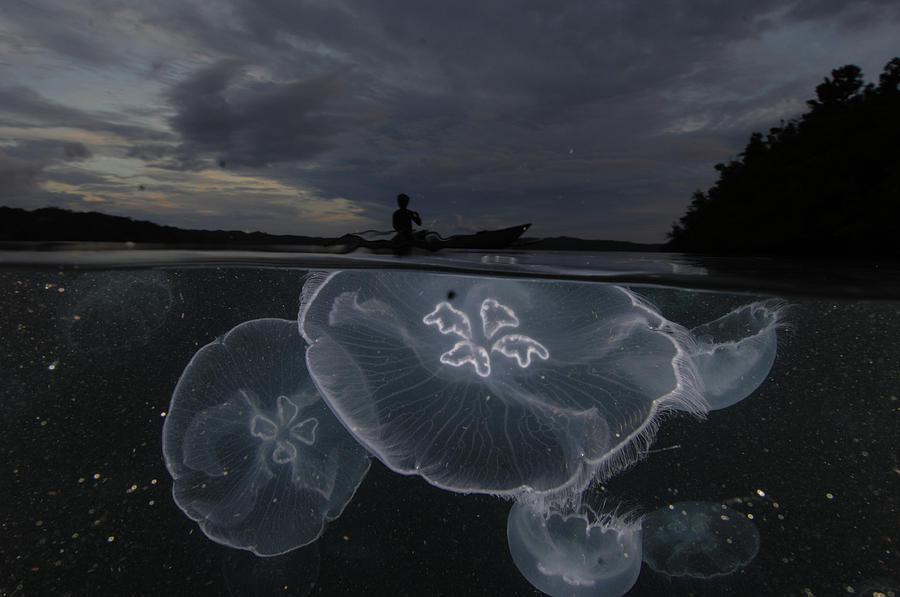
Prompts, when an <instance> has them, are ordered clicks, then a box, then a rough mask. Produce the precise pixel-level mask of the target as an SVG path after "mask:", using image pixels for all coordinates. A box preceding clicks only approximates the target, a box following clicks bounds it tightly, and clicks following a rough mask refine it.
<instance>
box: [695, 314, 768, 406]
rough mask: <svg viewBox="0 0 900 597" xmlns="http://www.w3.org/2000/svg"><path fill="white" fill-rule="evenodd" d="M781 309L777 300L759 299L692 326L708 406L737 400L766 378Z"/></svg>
mask: <svg viewBox="0 0 900 597" xmlns="http://www.w3.org/2000/svg"><path fill="white" fill-rule="evenodd" d="M783 312H784V307H783V305H782V304H781V302H779V301H775V300H769V301H758V302H755V303H751V304H749V305H744V306H742V307H739V308H737V309H735V310H734V311H731V312H730V313H728V314H727V315H723V316H722V317H719V318H718V319H715V320H713V321H710V322H709V323H705V324H703V325H700V326H697V327H695V328H694V329H692V330H691V334H692V335H693V336H694V338H695V345H694V348H693V349H692V350H690V352H691V356H692V358H693V360H694V363H695V364H696V365H697V370H698V371H699V373H700V376H701V378H702V379H703V385H704V392H703V396H704V398H706V400H707V402H709V407H710V409H711V410H718V409H721V408H726V407H729V406H731V405H733V404H736V403H738V402H740V401H741V400H743V399H744V398H746V397H747V396H749V395H750V394H752V393H753V391H754V390H756V388H758V387H759V386H760V384H762V382H763V381H765V379H766V377H767V376H768V375H769V371H771V369H772V365H773V363H774V362H775V351H776V348H777V346H778V337H777V334H776V330H777V329H778V328H779V326H780V325H781V324H780V320H781V319H782V318H783Z"/></svg>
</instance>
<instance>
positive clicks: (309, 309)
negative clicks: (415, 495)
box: [299, 270, 705, 499]
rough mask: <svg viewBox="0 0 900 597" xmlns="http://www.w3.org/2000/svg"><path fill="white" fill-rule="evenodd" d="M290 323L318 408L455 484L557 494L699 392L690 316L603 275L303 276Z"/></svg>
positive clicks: (605, 468)
mask: <svg viewBox="0 0 900 597" xmlns="http://www.w3.org/2000/svg"><path fill="white" fill-rule="evenodd" d="M299 327H300V331H301V333H302V334H303V336H304V338H306V340H307V342H308V343H309V344H310V347H309V350H308V351H307V355H306V360H307V365H308V367H309V371H310V375H312V377H313V379H314V381H315V383H316V386H317V387H318V388H319V391H320V392H321V393H322V396H323V398H324V399H325V400H326V401H327V402H328V404H329V406H330V407H331V409H332V411H333V412H334V413H335V414H336V415H337V416H338V418H340V419H341V421H342V422H343V423H344V426H345V427H346V428H347V429H348V430H350V432H351V433H352V434H353V435H354V436H356V438H357V439H358V440H359V441H360V442H361V443H362V444H363V445H364V446H366V448H368V449H369V451H370V452H371V453H373V454H374V455H376V456H377V457H378V458H379V459H381V461H382V462H384V463H385V464H386V465H387V466H388V467H389V468H391V469H392V470H394V471H396V472H399V473H403V474H418V475H421V476H422V477H424V478H425V479H426V480H428V481H429V482H430V483H432V484H433V485H436V486H438V487H441V488H444V489H448V490H451V491H456V492H461V493H471V492H477V493H490V494H497V495H505V496H512V497H515V496H519V495H521V494H525V493H529V494H534V495H536V498H535V499H542V498H541V497H540V496H541V495H544V496H548V497H550V496H553V497H554V499H555V496H556V495H557V494H566V495H572V494H574V493H577V492H578V491H580V490H581V489H583V488H584V487H585V486H586V485H587V484H588V483H589V482H590V480H591V479H593V478H595V477H596V476H601V477H602V476H607V475H611V474H614V473H615V472H617V471H618V470H620V469H622V468H624V467H626V466H628V465H630V464H631V463H632V462H634V460H635V459H636V458H637V457H638V456H639V454H640V451H641V450H642V449H644V448H645V447H646V445H647V444H648V443H649V441H650V439H652V435H653V433H654V431H655V429H656V426H657V424H658V420H659V417H660V415H661V414H662V413H664V412H666V411H668V410H672V409H683V410H688V411H691V412H695V413H698V414H702V413H703V412H704V411H705V402H704V401H703V399H702V397H701V396H700V394H699V392H698V390H697V388H696V387H695V386H696V372H695V370H694V369H693V364H692V361H691V360H690V358H689V356H688V355H687V354H686V352H685V350H684V348H683V347H684V346H686V345H687V342H688V341H689V340H690V336H689V332H688V331H687V330H686V329H685V328H683V327H681V326H678V325H677V324H673V323H671V322H669V321H667V320H666V319H664V318H663V317H662V316H661V315H659V314H658V313H657V312H656V311H654V310H653V309H651V308H650V307H649V306H647V305H646V304H645V303H643V302H642V301H641V299H639V298H638V297H637V296H636V295H634V294H633V293H631V292H629V291H628V290H626V289H624V288H621V287H618V286H613V285H609V284H597V283H578V282H562V281H545V280H530V279H503V278H493V277H475V276H457V275H443V274H434V273H427V272H401V271H376V270H355V271H344V272H336V273H333V274H330V275H327V276H325V275H317V276H313V277H312V278H311V279H310V280H308V281H307V283H306V285H305V286H304V289H303V293H302V296H301V306H300V313H299Z"/></svg>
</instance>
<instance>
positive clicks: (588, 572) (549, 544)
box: [506, 502, 641, 597]
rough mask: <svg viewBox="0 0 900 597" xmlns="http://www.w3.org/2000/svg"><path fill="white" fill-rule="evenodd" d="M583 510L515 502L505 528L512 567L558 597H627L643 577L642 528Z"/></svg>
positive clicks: (627, 519) (626, 520)
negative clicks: (621, 596)
mask: <svg viewBox="0 0 900 597" xmlns="http://www.w3.org/2000/svg"><path fill="white" fill-rule="evenodd" d="M585 508H586V507H582V509H581V510H580V511H579V512H574V513H563V512H559V511H557V510H555V509H552V508H551V509H550V510H549V511H547V510H546V509H541V508H534V507H533V506H530V505H526V504H524V503H522V502H517V503H516V504H515V505H514V506H513V507H512V509H511V510H510V512H509V519H508V521H507V526H506V533H507V539H508V540H509V552H510V554H511V555H512V558H513V561H514V562H515V564H516V567H517V568H518V569H519V571H520V572H521V573H522V575H523V576H524V577H525V578H526V579H528V582H530V583H531V584H532V585H534V586H535V587H536V588H537V589H540V590H541V591H543V592H544V593H547V594H548V595H553V596H554V597H556V596H563V595H575V596H585V597H587V596H594V597H603V596H610V597H617V596H619V595H624V594H625V593H626V592H627V591H628V590H629V589H630V588H631V587H632V586H633V585H634V583H635V581H637V578H638V575H639V574H640V572H641V522H640V520H639V519H633V518H630V517H628V516H625V517H619V516H616V515H614V514H609V513H605V514H600V515H594V514H593V512H592V511H591V510H590V509H586V510H585ZM582 510H583V511H584V513H580V512H581V511H582Z"/></svg>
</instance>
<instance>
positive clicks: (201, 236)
mask: <svg viewBox="0 0 900 597" xmlns="http://www.w3.org/2000/svg"><path fill="white" fill-rule="evenodd" d="M359 239H360V237H359V236H357V235H355V234H345V235H343V236H338V237H323V236H299V235H290V234H267V233H264V232H242V231H239V230H191V229H183V228H175V227H173V226H162V225H159V224H154V223H153V222H148V221H145V220H132V219H131V218H125V217H122V216H110V215H107V214H102V213H98V212H73V211H69V210H66V209H59V208H55V207H44V208H41V209H36V210H34V211H27V210H24V209H19V208H13V207H0V246H2V248H3V249H7V250H16V249H21V248H27V249H29V250H35V249H37V250H58V249H65V248H68V247H69V246H71V243H73V242H77V243H82V244H83V243H128V247H129V248H132V247H137V246H139V248H141V249H154V248H160V249H163V248H164V249H173V248H175V249H235V248H248V247H252V248H253V249H254V250H261V251H285V252H301V253H315V252H326V253H343V252H350V251H353V250H355V249H356V248H358V247H359V246H360V244H359ZM21 243H27V245H25V246H24V247H23V245H22V244H21ZM97 248H98V249H102V248H110V247H102V246H98V247H97ZM505 248H509V249H519V248H527V249H529V250H535V251H638V252H646V251H664V250H665V245H663V244H645V243H632V242H627V241H614V240H588V239H581V238H572V237H567V236H560V237H555V238H528V237H525V238H520V239H519V240H517V241H516V242H514V243H513V244H511V245H509V246H508V247H505Z"/></svg>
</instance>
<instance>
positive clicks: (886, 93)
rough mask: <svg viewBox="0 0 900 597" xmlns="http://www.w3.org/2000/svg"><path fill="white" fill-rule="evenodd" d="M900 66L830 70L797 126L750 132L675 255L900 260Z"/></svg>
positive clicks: (696, 198)
mask: <svg viewBox="0 0 900 597" xmlns="http://www.w3.org/2000/svg"><path fill="white" fill-rule="evenodd" d="M898 84H900V57H898V58H894V59H892V60H891V61H890V62H888V63H887V65H886V66H885V68H884V72H883V73H882V74H881V75H880V77H879V80H878V85H877V86H876V85H874V84H872V83H869V84H866V83H864V81H863V75H862V71H861V70H860V68H859V67H858V66H854V65H852V64H851V65H847V66H842V67H841V68H837V69H834V70H833V71H831V78H828V77H826V78H825V80H824V81H823V82H822V83H821V84H819V85H818V86H817V87H816V99H813V100H809V101H807V102H806V103H807V106H808V107H809V111H808V112H806V113H805V114H803V115H802V116H801V117H800V118H799V119H795V120H791V121H789V122H787V123H785V122H784V121H781V125H780V126H777V127H774V128H772V129H770V130H769V133H768V134H767V135H765V136H763V134H762V133H758V132H757V133H753V134H752V135H751V136H750V141H749V142H748V143H747V146H746V147H745V148H744V151H743V152H742V153H741V154H740V155H739V156H738V159H736V160H732V161H730V162H728V163H727V164H716V165H715V169H716V170H717V171H718V172H719V179H718V180H717V181H716V183H715V184H714V185H713V186H712V187H710V188H709V189H708V190H707V191H706V192H703V191H700V190H698V191H696V192H695V193H694V195H693V198H692V200H691V203H690V205H689V207H688V209H687V212H686V213H685V214H684V216H682V217H681V219H680V220H679V222H678V223H677V224H674V225H673V227H672V230H671V232H669V239H670V242H669V247H670V248H672V249H675V250H682V251H690V252H704V253H729V254H772V255H855V256H860V255H872V256H885V257H888V256H890V257H897V256H900V242H898V241H897V240H896V235H897V228H898V223H900V90H898Z"/></svg>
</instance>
